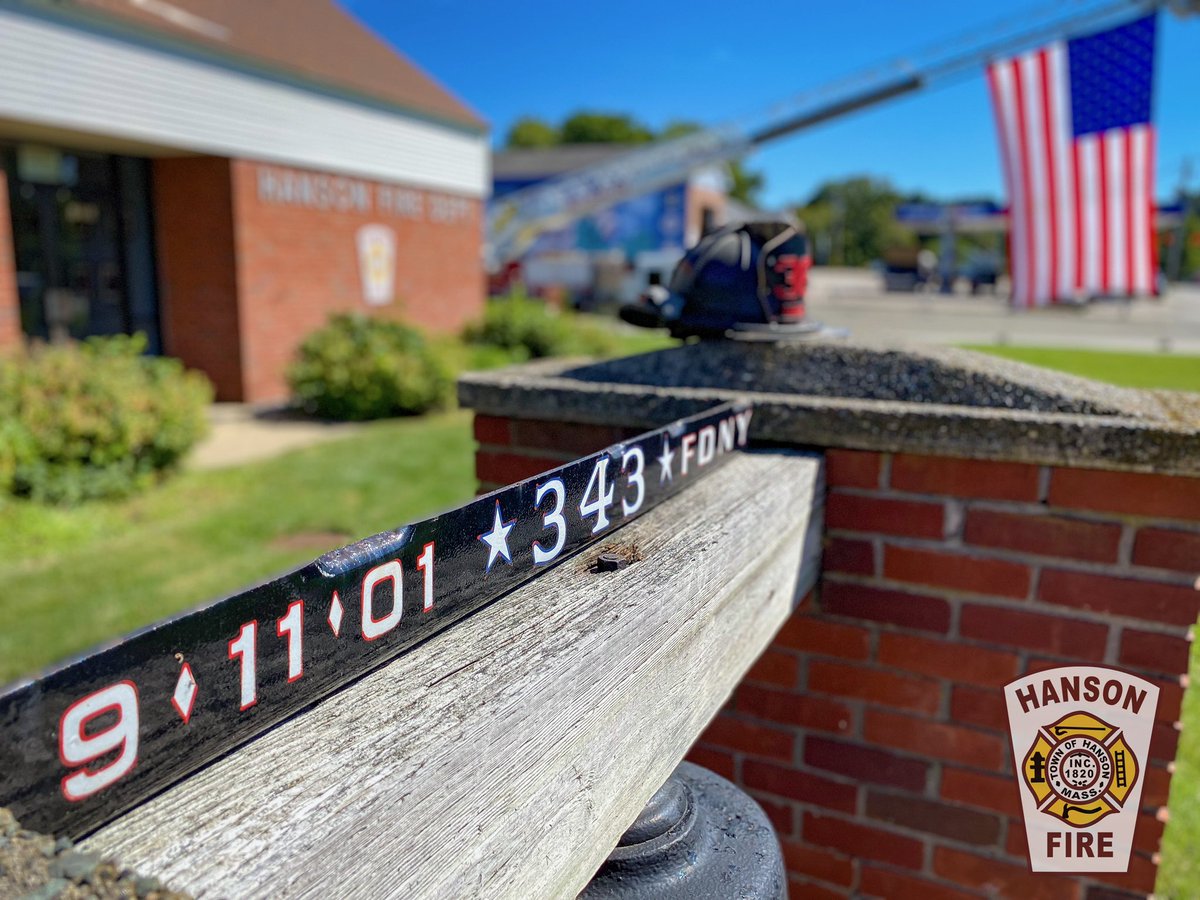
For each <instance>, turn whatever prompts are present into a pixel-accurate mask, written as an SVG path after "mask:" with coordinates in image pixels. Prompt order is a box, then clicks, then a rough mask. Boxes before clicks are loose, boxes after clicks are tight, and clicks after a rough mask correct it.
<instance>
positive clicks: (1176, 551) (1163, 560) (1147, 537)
mask: <svg viewBox="0 0 1200 900" xmlns="http://www.w3.org/2000/svg"><path fill="white" fill-rule="evenodd" d="M1133 563H1134V565H1136V566H1153V567H1155V568H1157V569H1174V570H1175V571H1177V572H1188V573H1193V572H1200V532H1196V531H1177V530H1175V529H1173V528H1140V529H1138V533H1137V535H1136V536H1135V537H1134V541H1133Z"/></svg>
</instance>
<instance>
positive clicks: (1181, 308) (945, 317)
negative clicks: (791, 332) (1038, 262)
mask: <svg viewBox="0 0 1200 900" xmlns="http://www.w3.org/2000/svg"><path fill="white" fill-rule="evenodd" d="M807 301H808V314H809V316H810V317H812V318H814V319H817V320H818V321H821V322H823V323H825V324H826V325H831V326H834V327H840V328H847V329H849V331H850V336H851V337H852V338H855V339H859V340H865V341H872V342H874V341H903V342H905V343H933V344H1016V345H1024V346H1037V347H1074V348H1086V349H1095V350H1128V351H1139V352H1147V353H1149V352H1165V353H1188V354H1192V353H1194V354H1200V285H1195V284H1188V285H1172V286H1171V287H1170V288H1169V289H1168V290H1167V292H1166V294H1165V295H1164V296H1163V297H1162V298H1160V299H1141V300H1136V301H1133V302H1126V301H1118V300H1106V301H1096V302H1093V303H1090V304H1088V305H1086V306H1082V307H1074V306H1054V307H1048V308H1044V309H1036V310H1013V309H1012V308H1011V307H1010V306H1009V305H1008V302H1007V299H1006V297H1005V296H1004V295H1003V294H1002V293H1001V294H999V295H992V294H988V293H984V294H980V295H977V296H971V295H970V294H968V293H966V292H965V291H960V292H959V293H958V294H955V295H951V296H947V295H943V294H938V293H918V294H909V293H887V292H886V291H884V290H883V279H882V277H881V276H880V275H878V274H877V273H875V272H872V271H869V270H865V269H830V268H817V269H813V270H812V272H811V273H810V275H809V291H808V295H807Z"/></svg>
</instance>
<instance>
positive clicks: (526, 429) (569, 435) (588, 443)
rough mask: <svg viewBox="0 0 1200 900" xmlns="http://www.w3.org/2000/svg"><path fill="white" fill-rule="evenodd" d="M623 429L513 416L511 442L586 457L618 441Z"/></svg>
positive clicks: (612, 426)
mask: <svg viewBox="0 0 1200 900" xmlns="http://www.w3.org/2000/svg"><path fill="white" fill-rule="evenodd" d="M624 434H625V432H624V429H622V428H619V427H617V426H615V425H584V424H581V423H578V422H556V421H552V420H544V419H513V420H512V442H513V444H514V445H516V446H518V447H533V448H541V449H545V450H557V451H559V452H562V453H569V454H571V455H573V456H584V455H586V454H588V453H595V452H596V451H597V450H603V449H604V448H605V447H607V446H609V445H610V444H616V443H618V442H619V441H620V440H621V439H622V438H623V437H624Z"/></svg>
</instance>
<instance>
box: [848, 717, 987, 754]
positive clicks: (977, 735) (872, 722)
mask: <svg viewBox="0 0 1200 900" xmlns="http://www.w3.org/2000/svg"><path fill="white" fill-rule="evenodd" d="M863 736H864V737H865V738H866V739H867V740H868V741H871V742H873V743H876V744H882V745H884V746H885V747H891V748H893V749H896V750H907V751H909V752H911V753H917V754H921V755H923V756H930V757H933V758H934V759H944V760H948V761H950V762H957V763H962V764H964V765H968V766H973V767H975V768H977V769H999V768H1001V766H1002V765H1003V764H1004V757H1005V753H1006V750H1005V743H1004V740H1003V738H1000V737H998V736H996V735H992V734H985V733H984V732H982V731H976V730H975V729H973V728H964V727H963V726H961V725H943V724H939V723H937V722H929V721H926V720H924V719H918V718H914V717H913V716H901V715H896V714H894V713H890V712H884V711H882V710H877V709H869V710H867V712H866V718H865V719H864V722H863Z"/></svg>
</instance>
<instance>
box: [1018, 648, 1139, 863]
mask: <svg viewBox="0 0 1200 900" xmlns="http://www.w3.org/2000/svg"><path fill="white" fill-rule="evenodd" d="M1004 694H1005V700H1006V703H1007V706H1008V721H1009V727H1010V729H1011V731H1012V747H1013V758H1014V761H1015V763H1016V768H1017V775H1018V778H1019V780H1020V782H1021V785H1020V792H1021V806H1022V810H1023V812H1024V815H1025V831H1026V836H1027V838H1028V843H1029V859H1030V864H1031V865H1032V867H1033V871H1035V872H1124V871H1127V870H1128V868H1129V852H1130V849H1131V847H1132V846H1133V832H1134V828H1135V826H1136V825H1137V813H1138V804H1139V800H1140V799H1141V794H1142V784H1143V782H1144V781H1145V779H1144V777H1143V769H1144V765H1145V760H1146V754H1147V751H1148V749H1149V746H1150V733H1151V730H1152V729H1153V726H1154V711H1155V709H1156V708H1157V706H1158V688H1157V687H1155V686H1154V685H1153V684H1151V683H1150V682H1148V681H1145V680H1143V679H1141V678H1137V677H1135V676H1133V675H1128V674H1126V673H1124V672H1119V671H1117V670H1115V669H1104V668H1099V667H1095V666H1071V667H1064V668H1060V669H1052V670H1050V671H1047V672H1042V673H1039V674H1037V675H1029V676H1026V677H1025V678H1021V679H1019V680H1017V681H1014V682H1012V683H1011V684H1009V685H1007V686H1005V688H1004Z"/></svg>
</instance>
